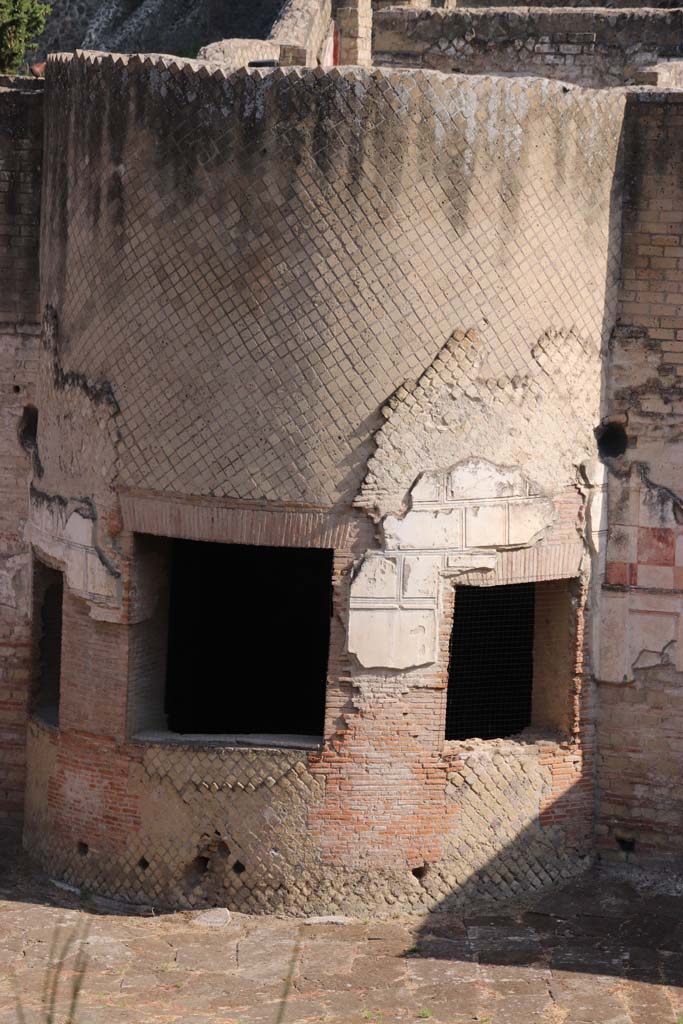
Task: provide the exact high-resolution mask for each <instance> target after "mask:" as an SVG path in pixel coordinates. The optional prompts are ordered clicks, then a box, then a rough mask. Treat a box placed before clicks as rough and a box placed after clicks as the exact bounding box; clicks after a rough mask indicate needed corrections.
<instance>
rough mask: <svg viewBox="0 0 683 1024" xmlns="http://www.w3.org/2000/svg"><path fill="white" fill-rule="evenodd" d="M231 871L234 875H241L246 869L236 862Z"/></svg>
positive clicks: (238, 861) (239, 861)
mask: <svg viewBox="0 0 683 1024" xmlns="http://www.w3.org/2000/svg"><path fill="white" fill-rule="evenodd" d="M232 870H233V871H234V872H235V874H236V875H241V874H242V872H243V871H246V870H247V869H246V868H245V866H244V864H243V863H242V861H241V860H236V861H235V863H234V864H233V866H232Z"/></svg>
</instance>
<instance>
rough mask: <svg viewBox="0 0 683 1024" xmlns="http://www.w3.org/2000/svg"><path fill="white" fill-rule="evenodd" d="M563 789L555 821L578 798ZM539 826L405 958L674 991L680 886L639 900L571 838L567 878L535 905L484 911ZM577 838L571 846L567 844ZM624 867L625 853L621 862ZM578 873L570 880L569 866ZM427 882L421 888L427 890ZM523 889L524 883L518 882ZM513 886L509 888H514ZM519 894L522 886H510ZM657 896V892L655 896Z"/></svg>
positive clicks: (488, 869)
mask: <svg viewBox="0 0 683 1024" xmlns="http://www.w3.org/2000/svg"><path fill="white" fill-rule="evenodd" d="M575 789H576V787H574V790H569V791H568V792H567V793H566V794H565V795H564V796H562V797H561V798H560V799H559V800H558V801H556V802H555V804H553V806H552V808H551V809H550V810H551V811H552V813H553V815H554V816H555V817H561V816H562V813H563V811H565V810H568V811H569V812H570V813H571V812H572V810H573V806H574V803H575V801H576V799H577V793H576V792H575ZM538 828H539V822H538V820H536V821H534V822H533V823H530V824H529V825H528V826H527V827H526V828H525V829H524V830H523V831H521V832H520V833H519V835H518V836H517V837H516V839H515V840H514V842H511V843H509V844H508V845H507V846H506V847H505V848H504V849H502V850H501V851H500V852H499V853H498V854H496V856H494V857H492V858H491V859H490V860H489V861H488V862H487V863H486V864H485V865H484V866H483V867H482V868H480V869H478V870H477V871H476V872H474V873H473V874H472V875H471V876H470V877H469V878H468V879H467V881H466V882H465V883H464V884H463V885H462V887H460V888H459V891H458V894H457V896H456V895H455V894H453V895H452V896H448V897H446V898H445V899H444V900H442V901H441V903H440V904H439V905H438V906H437V907H436V908H435V909H434V910H433V911H432V912H430V913H429V914H428V915H427V916H426V918H425V920H424V922H423V924H422V926H421V928H420V931H419V934H418V938H417V942H416V945H415V947H414V948H413V949H411V950H409V951H407V952H406V955H408V956H419V957H424V958H429V959H437V960H451V961H457V962H460V963H463V964H468V963H469V964H479V965H492V966H510V967H512V966H514V967H517V968H524V967H530V968H544V969H548V968H550V969H551V970H556V971H562V972H575V973H582V974H591V975H610V976H614V977H621V978H628V979H629V980H632V981H642V982H646V983H650V984H669V985H671V984H674V985H681V984H682V983H683V887H681V883H680V879H678V881H676V880H675V879H674V880H672V882H671V883H670V888H671V892H666V893H664V892H663V891H662V892H657V891H654V892H653V891H650V892H648V891H644V890H643V888H642V885H639V881H640V879H639V876H638V875H637V874H634V875H633V876H631V877H629V871H630V869H628V868H627V870H625V871H619V872H615V871H614V870H612V871H611V872H610V871H607V870H606V869H604V868H600V866H599V865H597V866H594V867H593V868H592V869H591V870H588V871H584V870H582V868H581V864H582V862H584V863H586V865H587V864H588V863H589V858H588V857H585V856H583V857H582V854H581V852H580V849H579V848H573V849H572V843H573V842H574V838H575V837H571V836H567V858H568V863H567V872H566V873H565V872H563V871H562V870H559V871H558V872H557V873H556V879H555V881H556V883H557V884H556V885H555V886H553V888H552V889H551V890H550V891H549V890H548V889H545V890H544V891H543V892H539V894H538V895H537V896H533V895H532V896H529V895H525V896H524V897H520V898H519V899H515V898H514V897H512V898H511V899H510V900H509V901H506V902H505V903H501V902H500V901H498V902H497V903H495V904H494V903H492V902H488V903H486V902H484V901H483V900H482V897H484V896H485V895H486V890H487V887H488V886H490V887H491V889H493V888H494V887H495V886H496V884H497V885H498V887H500V882H499V881H498V882H496V879H501V878H502V879H504V880H507V881H508V883H509V885H508V887H509V889H511V890H513V891H514V889H515V885H516V882H515V880H516V879H519V878H520V876H521V875H523V874H524V870H523V868H521V867H520V865H524V864H526V863H528V861H529V848H530V845H533V844H534V843H535V842H536V836H537V832H538ZM576 838H578V837H576ZM625 857H626V859H628V858H627V854H625ZM572 861H573V865H574V867H573V870H574V872H575V873H576V872H578V874H575V877H574V878H569V877H568V875H569V872H570V871H571V863H572ZM427 877H428V869H427V875H426V876H425V882H427ZM527 882H528V877H527ZM517 884H518V883H517ZM518 888H519V889H520V891H521V885H520V884H518ZM659 888H660V889H661V890H665V889H666V883H662V884H661V885H660V887H659Z"/></svg>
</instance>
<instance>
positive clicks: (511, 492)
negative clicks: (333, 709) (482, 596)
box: [349, 459, 555, 669]
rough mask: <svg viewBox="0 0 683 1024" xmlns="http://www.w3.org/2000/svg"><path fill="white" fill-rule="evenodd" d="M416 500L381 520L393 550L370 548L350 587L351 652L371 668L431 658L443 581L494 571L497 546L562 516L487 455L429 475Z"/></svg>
mask: <svg viewBox="0 0 683 1024" xmlns="http://www.w3.org/2000/svg"><path fill="white" fill-rule="evenodd" d="M410 497H411V507H410V510H409V511H408V512H406V514H405V515H404V516H403V517H401V518H399V517H397V516H392V515H389V516H386V517H385V518H384V520H383V522H382V526H383V529H384V539H385V544H386V549H385V550H384V551H379V552H369V553H368V554H367V555H366V556H365V559H364V560H363V562H362V564H361V566H360V569H359V570H358V573H357V575H356V577H355V579H354V581H353V583H352V584H351V608H350V616H349V650H350V651H351V652H352V653H353V654H355V655H356V657H357V658H358V660H359V661H360V663H361V665H363V666H364V667H365V668H381V667H384V668H393V669H407V668H411V667H418V666H421V665H429V664H433V663H434V662H435V661H436V660H437V657H438V620H439V611H440V587H441V583H442V580H443V579H445V578H448V577H455V576H459V575H461V574H464V573H468V572H474V571H477V572H481V571H482V570H484V571H486V570H493V569H494V568H495V566H496V552H497V551H498V550H506V549H510V548H516V547H528V546H529V545H531V544H534V543H536V542H537V541H538V540H540V539H541V538H542V537H543V536H544V534H545V532H546V531H547V530H548V528H549V527H550V526H551V525H552V524H553V522H554V520H555V507H554V505H553V502H552V501H551V500H550V499H549V498H547V497H546V496H545V495H542V494H540V493H539V492H538V489H537V488H535V487H534V485H533V484H532V483H531V481H529V480H527V479H526V478H525V477H524V476H523V475H522V473H521V472H520V471H519V470H518V469H515V468H514V467H509V466H495V465H493V463H490V462H487V461H486V460H484V459H468V460H466V461H465V462H462V463H458V464H457V465H455V466H453V467H451V468H450V469H448V470H442V471H439V472H430V473H424V474H423V475H422V476H420V477H419V478H418V480H417V481H416V483H415V484H414V486H413V488H412V490H411V495H410ZM487 549H488V550H487Z"/></svg>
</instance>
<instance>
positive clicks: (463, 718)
mask: <svg viewBox="0 0 683 1024" xmlns="http://www.w3.org/2000/svg"><path fill="white" fill-rule="evenodd" d="M534 590H535V588H534V584H533V583H515V584H510V585H508V586H500V587H456V588H455V614H454V617H453V633H452V636H451V651H450V662H449V666H448V699H447V704H446V739H447V740H463V739H471V738H473V737H479V738H480V739H484V740H487V739H494V738H496V737H503V736H513V735H514V734H515V733H518V732H521V731H522V729H525V728H527V726H529V725H530V724H531V702H532V687H533V671H534V656H533V652H534V609H535V592H534Z"/></svg>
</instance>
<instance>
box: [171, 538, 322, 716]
mask: <svg viewBox="0 0 683 1024" xmlns="http://www.w3.org/2000/svg"><path fill="white" fill-rule="evenodd" d="M331 609H332V551H331V550H327V549H302V548H275V547H257V546H255V545H241V544H211V543H205V542H201V541H186V540H176V541H173V542H172V561H171V602H170V614H169V638H168V661H167V672H166V702H165V711H166V714H167V716H168V728H169V729H170V730H171V731H172V732H179V733H200V734H201V733H209V734H211V733H214V734H216V733H224V734H226V733H227V734H233V735H234V734H238V735H239V734H280V735H297V736H322V734H323V724H324V716H325V690H326V679H327V660H328V654H329V640H330V616H331Z"/></svg>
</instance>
